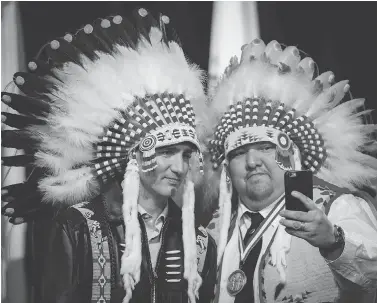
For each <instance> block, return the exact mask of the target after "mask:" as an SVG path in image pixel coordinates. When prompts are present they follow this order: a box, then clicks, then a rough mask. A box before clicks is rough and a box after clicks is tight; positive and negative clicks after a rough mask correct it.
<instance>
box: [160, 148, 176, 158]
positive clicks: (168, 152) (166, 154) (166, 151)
mask: <svg viewBox="0 0 377 303" xmlns="http://www.w3.org/2000/svg"><path fill="white" fill-rule="evenodd" d="M158 154H159V155H162V156H166V157H167V156H171V155H172V154H173V152H172V151H171V150H168V149H167V150H161V151H160V152H158Z"/></svg>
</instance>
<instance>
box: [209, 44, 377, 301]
mask: <svg viewBox="0 0 377 303" xmlns="http://www.w3.org/2000/svg"><path fill="white" fill-rule="evenodd" d="M314 71H315V63H314V61H313V60H312V59H311V58H304V59H303V60H301V58H300V52H299V50H298V49H297V48H296V47H293V46H290V47H286V48H285V49H284V50H282V47H281V46H280V44H279V43H278V42H276V41H272V42H270V43H269V44H268V45H267V46H266V45H265V44H264V43H263V41H261V40H259V39H256V40H254V41H253V42H252V43H250V44H248V45H246V46H244V47H243V48H242V56H241V60H240V63H238V59H237V58H232V59H231V61H230V65H229V66H228V68H227V69H226V70H225V75H224V77H223V79H222V81H221V82H220V83H219V85H218V86H217V88H216V91H215V92H214V95H213V96H212V102H211V106H212V107H213V111H211V112H213V113H214V119H213V121H208V122H209V124H210V125H209V127H210V128H211V127H212V129H213V135H212V138H211V139H210V140H209V141H208V145H209V146H208V150H209V153H210V158H211V162H212V165H213V168H214V169H213V170H212V171H211V170H210V169H209V168H208V169H209V170H210V171H209V172H207V173H206V175H207V178H208V179H207V180H206V182H205V183H204V184H207V185H209V186H210V187H211V188H209V189H208V191H209V190H212V191H215V193H214V194H215V196H216V197H219V219H218V223H219V224H218V226H219V228H218V241H217V244H218V260H217V263H218V266H219V276H218V283H217V291H216V300H215V301H216V302H221V303H232V302H236V303H244V302H245V303H246V302H256V303H259V302H308V303H318V302H356V301H357V302H373V300H374V296H375V289H376V287H377V241H376V239H377V211H376V208H375V206H374V205H373V203H375V201H374V200H373V198H372V197H371V196H369V195H368V194H366V193H362V192H357V190H356V189H357V187H358V186H359V185H364V184H368V182H369V181H370V180H371V179H372V178H375V177H376V176H377V160H376V159H375V158H373V157H371V156H368V155H366V154H363V153H362V151H363V148H364V146H365V145H366V144H367V143H369V141H368V140H369V138H370V137H371V135H372V132H373V130H372V128H371V127H370V125H369V126H364V125H362V120H361V115H360V114H357V113H356V110H357V109H358V108H359V107H361V106H362V105H363V100H351V101H348V102H344V103H342V104H341V105H339V104H340V102H341V100H342V99H343V98H344V96H345V94H346V93H347V92H348V90H349V85H348V82H347V81H341V82H339V83H336V84H333V83H332V82H333V81H334V75H333V74H332V73H331V72H326V73H323V74H321V75H320V76H318V77H317V78H315V79H314V80H313V74H314ZM371 140H372V139H371ZM293 171H294V172H295V177H296V180H298V181H300V182H301V186H300V184H299V183H297V181H293V183H291V185H292V186H288V187H286V186H285V182H284V178H285V173H287V172H293ZM311 174H313V175H314V180H313V181H314V182H313V184H314V185H312V186H309V187H310V188H309V189H310V190H309V192H306V191H305V192H306V193H307V195H308V196H311V195H312V197H313V198H312V199H311V198H309V197H308V196H306V195H304V194H303V193H300V190H302V191H304V187H303V185H305V187H308V186H307V184H308V182H309V185H310V183H311V182H312V176H311ZM306 175H308V176H309V177H308V178H307V179H304V178H305V176H306ZM219 177H220V183H219V185H218V186H214V185H215V184H216V181H215V180H218V179H219ZM287 177H289V176H287ZM287 183H288V182H287ZM297 184H298V185H299V186H296V185H297ZM288 188H289V191H290V192H286V189H288ZM292 189H295V190H293V192H291V191H292ZM217 190H218V191H217ZM218 192H219V194H218ZM289 195H291V198H292V199H293V198H295V199H298V201H299V203H302V205H301V206H302V207H303V209H301V211H298V210H295V207H293V208H291V209H289V210H288V208H289V207H288V206H289V205H290V204H291V202H292V200H289V201H288V196H289ZM296 205H297V201H296ZM296 209H297V208H296ZM302 210H305V211H302ZM215 217H216V216H215ZM214 223H215V222H214ZM214 225H216V224H210V226H209V227H213V226H214ZM213 231H214V234H216V228H214V229H213Z"/></svg>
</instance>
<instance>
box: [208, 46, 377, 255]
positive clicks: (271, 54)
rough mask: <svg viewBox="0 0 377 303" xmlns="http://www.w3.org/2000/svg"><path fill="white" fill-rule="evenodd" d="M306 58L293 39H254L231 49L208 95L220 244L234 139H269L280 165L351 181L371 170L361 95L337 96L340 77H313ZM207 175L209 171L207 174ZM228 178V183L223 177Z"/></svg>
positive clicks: (369, 132) (376, 171) (376, 165)
mask: <svg viewBox="0 0 377 303" xmlns="http://www.w3.org/2000/svg"><path fill="white" fill-rule="evenodd" d="M314 72H315V63H314V61H313V60H312V59H311V58H309V57H306V58H304V59H302V60H301V58H300V52H299V50H298V49H297V48H296V47H294V46H289V47H286V48H285V49H284V50H282V47H281V46H280V44H279V43H278V42H276V41H272V42H270V43H269V44H268V45H267V46H266V45H265V44H264V42H263V41H261V40H260V39H256V40H254V41H253V42H252V43H250V44H248V45H246V46H244V47H243V49H242V55H241V60H240V62H238V58H237V57H233V58H232V59H231V61H230V65H229V66H228V67H227V69H226V70H225V73H224V76H223V77H222V79H221V80H220V82H219V84H218V86H217V88H216V89H215V91H214V93H213V96H211V103H210V104H211V107H212V110H210V112H213V113H214V116H215V119H212V126H209V128H211V127H212V129H213V138H212V139H211V140H210V142H209V144H208V149H209V152H210V154H211V161H212V163H213V166H214V167H215V168H216V167H218V166H220V165H221V164H223V163H224V164H225V165H224V166H223V172H222V175H221V181H220V201H219V203H220V215H221V218H220V226H221V231H220V240H219V241H220V242H219V247H218V249H219V250H218V260H220V258H221V255H222V252H223V250H224V248H225V246H224V245H225V244H226V237H227V230H228V227H229V220H230V212H231V205H230V204H231V203H230V197H231V186H230V185H229V178H227V177H226V170H225V168H224V167H225V166H226V161H227V155H228V154H229V152H231V151H232V150H234V149H236V148H237V147H239V146H242V145H245V144H249V143H255V142H261V141H268V142H272V143H274V144H275V145H276V154H275V159H276V162H277V164H278V165H279V167H280V168H281V169H283V170H300V169H304V170H311V171H312V172H313V173H314V174H315V175H316V176H317V177H319V178H321V179H324V180H325V181H327V182H330V183H332V184H335V185H337V186H341V187H347V188H349V189H354V188H355V187H357V186H358V185H365V184H368V182H370V180H371V179H373V178H375V177H376V176H377V160H376V159H375V158H373V157H372V156H370V155H367V154H364V153H363V149H364V148H365V147H366V146H373V145H369V144H370V143H371V142H372V141H374V138H373V133H374V132H375V131H376V125H373V124H371V125H363V121H362V115H363V114H365V111H362V112H357V110H358V109H359V108H361V107H362V106H363V104H364V100H363V99H354V100H350V101H347V102H343V103H341V101H342V100H343V98H344V96H345V94H346V93H347V92H348V90H349V87H350V86H349V84H348V81H340V82H338V83H333V82H334V74H333V73H332V72H325V73H323V74H321V75H319V76H318V77H316V78H315V79H313V75H314ZM213 177H214V178H215V175H214V176H213ZM227 181H228V184H227Z"/></svg>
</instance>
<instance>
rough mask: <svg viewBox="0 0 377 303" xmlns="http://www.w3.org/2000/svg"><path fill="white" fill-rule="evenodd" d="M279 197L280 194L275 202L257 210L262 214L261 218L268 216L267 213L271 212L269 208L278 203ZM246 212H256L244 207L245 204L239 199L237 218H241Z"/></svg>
mask: <svg viewBox="0 0 377 303" xmlns="http://www.w3.org/2000/svg"><path fill="white" fill-rule="evenodd" d="M280 198H281V196H280V197H279V198H278V199H276V200H275V202H273V203H271V204H270V205H268V206H267V207H265V208H263V209H262V210H260V211H258V213H260V214H261V215H262V216H263V218H266V217H267V216H268V214H269V213H270V212H271V210H272V209H273V208H274V206H275V204H276V203H278V201H279V200H280ZM246 212H250V213H257V212H256V211H252V210H250V209H248V208H247V207H246V205H245V204H243V203H242V202H241V199H239V202H238V218H242V216H243V215H244V214H245V213H246Z"/></svg>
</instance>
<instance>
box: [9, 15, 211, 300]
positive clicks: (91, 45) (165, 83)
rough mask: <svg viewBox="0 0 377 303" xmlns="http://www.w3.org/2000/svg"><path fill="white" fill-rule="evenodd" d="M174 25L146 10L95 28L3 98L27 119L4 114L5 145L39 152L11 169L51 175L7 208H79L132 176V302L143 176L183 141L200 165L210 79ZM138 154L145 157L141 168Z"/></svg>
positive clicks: (188, 233) (188, 241) (125, 266)
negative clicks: (34, 200)
mask: <svg viewBox="0 0 377 303" xmlns="http://www.w3.org/2000/svg"><path fill="white" fill-rule="evenodd" d="M131 22H132V23H131ZM168 23H169V18H168V17H167V16H162V15H161V16H160V18H159V20H158V21H156V20H155V19H154V18H153V17H152V16H151V15H150V14H149V13H148V12H147V11H146V10H145V9H139V10H137V11H136V12H135V14H134V16H133V19H132V20H130V21H129V20H126V19H124V18H122V17H121V16H115V17H113V18H108V19H100V20H97V21H95V22H94V24H93V25H86V26H85V27H84V28H83V29H81V30H79V31H78V32H77V33H76V34H75V35H71V34H66V35H65V36H64V37H63V38H59V39H56V40H54V41H52V42H50V43H48V44H47V45H45V47H44V48H43V49H42V52H41V53H42V54H46V55H47V58H48V60H41V59H40V58H37V59H35V60H33V61H32V62H30V63H29V70H30V71H29V72H28V73H22V72H19V73H16V74H15V75H14V83H15V84H16V85H17V86H18V87H19V89H20V90H21V91H22V92H23V94H22V95H17V94H10V93H6V92H4V93H3V94H2V101H3V102H4V103H5V104H7V105H9V106H10V107H12V108H13V109H15V110H17V111H18V112H19V113H20V115H14V114H7V113H5V118H6V120H5V123H6V124H8V125H10V126H11V127H14V128H16V130H10V131H6V132H5V133H3V142H2V143H3V146H5V147H13V148H18V149H26V150H28V151H31V152H30V154H27V155H24V156H16V157H8V158H4V159H3V161H4V164H5V165H8V166H20V165H31V166H32V167H35V168H38V169H39V168H41V169H43V170H44V172H45V174H44V175H43V176H42V177H41V178H40V180H38V183H37V184H30V183H28V182H25V183H23V184H15V185H12V186H10V187H7V188H5V190H3V191H2V194H4V195H5V196H6V197H5V198H8V199H6V200H7V201H9V197H11V198H12V199H11V200H13V202H12V203H10V205H9V206H8V207H13V208H14V209H15V211H16V212H17V208H18V207H19V208H23V207H25V205H21V203H23V201H25V200H28V199H27V195H25V193H31V192H33V191H35V192H38V193H40V194H41V197H42V199H43V201H45V202H46V203H53V204H71V205H73V204H76V203H79V202H82V201H86V200H88V199H91V198H93V197H94V196H96V195H98V194H99V193H101V190H102V189H103V186H104V185H105V184H107V183H109V182H114V178H115V177H117V175H119V174H121V175H123V174H124V180H123V193H124V194H123V217H124V222H125V227H126V228H125V230H126V235H125V241H126V249H125V252H124V254H123V256H122V267H121V273H122V275H123V281H124V286H125V289H126V298H125V301H124V302H128V301H129V300H130V299H131V296H132V290H133V288H134V286H135V285H136V284H137V283H138V282H139V279H140V264H141V257H142V256H141V231H140V226H139V221H138V218H137V216H138V211H137V201H138V194H139V181H140V179H139V173H138V172H139V169H141V170H142V171H144V172H147V171H151V170H154V169H155V168H156V165H157V164H156V159H155V149H156V148H158V147H162V146H167V145H172V144H177V143H181V142H191V143H192V144H194V145H195V146H196V147H197V148H198V154H199V158H200V159H201V154H200V146H199V140H198V134H197V132H196V131H195V126H196V122H195V114H194V111H200V110H202V107H203V106H204V105H205V94H204V92H203V87H202V83H201V80H202V79H201V76H202V73H201V71H200V70H199V69H198V68H197V67H196V66H194V65H192V64H189V63H188V62H187V60H186V58H185V55H184V53H183V51H182V49H181V47H180V45H179V43H178V41H177V40H176V39H173V38H172V37H170V36H171V35H170V33H172V30H171V29H168V27H165V25H166V24H168ZM136 150H139V151H140V152H141V155H142V157H141V158H142V164H141V167H140V168H139V167H138V164H137V162H136V159H135V157H134V156H135V151H136ZM200 162H201V161H200ZM184 186H185V189H184V191H183V208H182V221H183V244H184V258H185V259H184V262H185V263H184V264H185V270H184V277H185V279H187V281H188V295H189V298H190V300H191V301H192V302H194V301H195V295H197V293H198V289H199V287H200V284H201V278H200V276H199V274H198V272H197V264H196V239H195V229H194V226H195V224H194V193H193V188H194V186H193V184H192V182H191V181H190V180H186V182H185V184H184ZM26 208H27V207H26Z"/></svg>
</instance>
